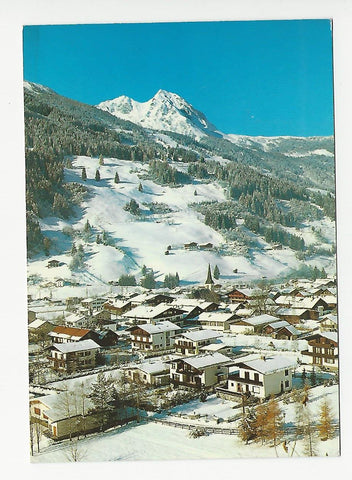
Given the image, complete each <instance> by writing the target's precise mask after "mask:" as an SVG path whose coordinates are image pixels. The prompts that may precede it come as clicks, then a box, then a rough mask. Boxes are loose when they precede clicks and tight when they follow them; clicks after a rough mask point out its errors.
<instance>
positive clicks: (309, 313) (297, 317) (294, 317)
mask: <svg viewBox="0 0 352 480" xmlns="http://www.w3.org/2000/svg"><path fill="white" fill-rule="evenodd" d="M275 315H276V316H277V317H279V318H281V319H282V320H287V321H288V323H290V324H291V325H297V324H299V323H301V321H302V320H318V318H319V313H318V312H317V311H316V310H308V309H306V308H284V307H282V308H278V309H277V310H275Z"/></svg>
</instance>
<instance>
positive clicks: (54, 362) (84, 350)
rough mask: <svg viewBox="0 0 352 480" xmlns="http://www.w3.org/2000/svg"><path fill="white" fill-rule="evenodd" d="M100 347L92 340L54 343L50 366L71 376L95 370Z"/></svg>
mask: <svg viewBox="0 0 352 480" xmlns="http://www.w3.org/2000/svg"><path fill="white" fill-rule="evenodd" d="M99 350H100V346H99V345H98V344H97V343H96V342H95V341H94V340H91V339H88V340H82V341H81V342H70V343H53V345H51V347H50V356H49V357H48V360H49V361H50V366H51V367H52V368H53V370H55V371H57V372H61V373H67V374H71V373H73V372H77V371H80V370H87V369H90V368H94V367H95V365H96V354H97V353H98V352H99Z"/></svg>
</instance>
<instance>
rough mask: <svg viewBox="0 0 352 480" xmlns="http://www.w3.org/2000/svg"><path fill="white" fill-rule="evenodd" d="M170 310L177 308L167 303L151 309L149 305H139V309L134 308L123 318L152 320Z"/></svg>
mask: <svg viewBox="0 0 352 480" xmlns="http://www.w3.org/2000/svg"><path fill="white" fill-rule="evenodd" d="M170 308H176V307H175V306H173V307H172V306H171V305H169V304H167V303H159V305H156V306H155V307H150V306H147V305H138V307H135V308H133V309H132V310H130V311H129V312H126V313H124V314H123V315H122V316H123V317H126V318H146V319H151V318H155V317H156V316H158V315H160V314H162V313H164V312H166V311H167V310H169V309H170Z"/></svg>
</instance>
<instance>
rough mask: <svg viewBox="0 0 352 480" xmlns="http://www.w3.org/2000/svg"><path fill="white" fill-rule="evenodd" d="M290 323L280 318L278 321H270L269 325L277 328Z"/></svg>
mask: <svg viewBox="0 0 352 480" xmlns="http://www.w3.org/2000/svg"><path fill="white" fill-rule="evenodd" d="M288 325H290V324H289V323H288V322H287V321H286V320H279V321H278V322H273V323H269V325H268V327H272V328H274V329H275V330H277V329H278V328H282V327H287V326H288Z"/></svg>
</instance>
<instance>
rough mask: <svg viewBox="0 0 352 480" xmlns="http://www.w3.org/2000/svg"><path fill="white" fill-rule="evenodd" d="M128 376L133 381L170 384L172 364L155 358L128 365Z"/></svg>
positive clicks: (149, 383) (148, 383)
mask: <svg viewBox="0 0 352 480" xmlns="http://www.w3.org/2000/svg"><path fill="white" fill-rule="evenodd" d="M126 373H127V377H128V378H130V379H131V380H132V381H137V382H141V383H145V384H147V385H168V384H169V383H170V364H169V363H166V362H163V361H160V360H154V361H149V362H142V363H140V364H136V365H130V366H128V367H126Z"/></svg>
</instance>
